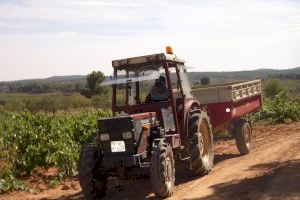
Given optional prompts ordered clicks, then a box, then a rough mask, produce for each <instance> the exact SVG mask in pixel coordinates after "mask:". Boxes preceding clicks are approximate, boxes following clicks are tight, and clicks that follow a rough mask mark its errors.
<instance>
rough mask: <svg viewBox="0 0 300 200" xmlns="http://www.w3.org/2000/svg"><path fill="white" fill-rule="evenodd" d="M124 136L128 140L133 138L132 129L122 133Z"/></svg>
mask: <svg viewBox="0 0 300 200" xmlns="http://www.w3.org/2000/svg"><path fill="white" fill-rule="evenodd" d="M122 137H123V139H124V140H128V139H131V138H132V137H133V135H132V132H131V131H126V132H123V133H122Z"/></svg>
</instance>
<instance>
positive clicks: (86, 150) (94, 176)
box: [79, 144, 107, 200]
mask: <svg viewBox="0 0 300 200" xmlns="http://www.w3.org/2000/svg"><path fill="white" fill-rule="evenodd" d="M101 162H102V160H101V157H100V155H99V150H98V147H97V145H95V144H87V145H85V147H83V148H82V150H81V153H80V158H79V183H80V186H81V188H82V191H83V194H84V196H85V198H86V199H88V200H93V199H98V198H101V197H104V195H105V190H106V182H107V177H106V175H105V173H104V170H103V168H102V166H101V165H102V163H101Z"/></svg>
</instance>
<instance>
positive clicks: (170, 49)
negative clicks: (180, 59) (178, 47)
mask: <svg viewBox="0 0 300 200" xmlns="http://www.w3.org/2000/svg"><path fill="white" fill-rule="evenodd" d="M166 53H167V54H172V55H173V49H172V47H171V46H167V47H166Z"/></svg>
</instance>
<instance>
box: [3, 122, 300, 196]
mask: <svg viewBox="0 0 300 200" xmlns="http://www.w3.org/2000/svg"><path fill="white" fill-rule="evenodd" d="M253 136H254V137H253V145H252V151H251V153H250V154H248V155H245V156H240V155H239V153H238V151H237V148H236V146H235V142H234V140H232V139H224V140H218V141H216V142H215V152H216V153H215V154H216V155H215V166H214V168H213V170H212V172H211V173H210V174H209V175H207V176H204V177H197V176H195V175H193V174H191V173H189V172H187V171H185V170H184V168H182V167H179V168H178V170H177V171H176V188H175V192H174V195H173V196H172V197H171V198H169V199H186V200H194V199H195V200H196V199H199V200H202V199H203V200H204V199H223V200H232V199H255V200H256V199H264V200H269V199H294V200H296V199H300V123H293V124H280V125H265V124H257V125H256V126H255V127H254V131H253ZM0 199H18V200H23V199H57V200H62V199H84V197H83V195H82V194H81V192H80V186H79V184H78V181H77V180H75V179H74V180H68V181H66V182H65V183H64V184H63V185H62V186H59V187H57V188H55V189H49V188H48V189H45V190H41V192H38V193H26V192H13V193H10V194H5V195H2V196H0ZM105 199H156V198H155V197H154V194H153V193H152V191H151V185H150V183H149V179H144V180H136V181H120V180H118V179H110V180H109V189H108V191H107V195H106V197H105Z"/></svg>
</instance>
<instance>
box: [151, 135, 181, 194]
mask: <svg viewBox="0 0 300 200" xmlns="http://www.w3.org/2000/svg"><path fill="white" fill-rule="evenodd" d="M150 177H151V183H152V187H153V189H154V193H155V195H156V196H157V197H159V198H167V197H170V196H171V195H172V194H173V191H174V184H175V167H174V158H173V151H172V148H171V146H170V145H169V144H168V143H166V142H164V140H163V139H160V140H155V141H154V142H153V147H152V155H151V167H150Z"/></svg>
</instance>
